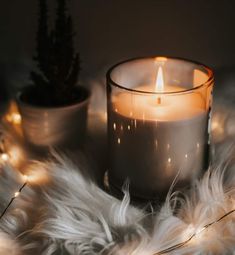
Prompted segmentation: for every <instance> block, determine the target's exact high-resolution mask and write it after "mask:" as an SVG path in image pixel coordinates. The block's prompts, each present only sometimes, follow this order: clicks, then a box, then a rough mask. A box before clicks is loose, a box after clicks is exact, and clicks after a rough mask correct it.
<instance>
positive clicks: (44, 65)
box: [17, 0, 90, 146]
mask: <svg viewBox="0 0 235 255" xmlns="http://www.w3.org/2000/svg"><path fill="white" fill-rule="evenodd" d="M39 6H40V14H39V25H38V32H37V51H36V55H35V57H34V60H35V61H36V63H37V71H32V72H31V73H30V80H31V82H32V84H31V86H27V87H25V88H24V89H23V90H22V91H21V92H20V93H19V94H18V95H17V102H18V107H19V111H20V113H21V116H22V128H23V132H24V136H25V138H26V141H28V142H29V143H30V144H33V145H37V146H57V145H73V144H76V143H77V142H78V143H81V142H82V140H83V138H84V136H85V130H86V122H87V109H88V103H89V98H90V93H89V91H88V90H87V89H86V88H84V87H81V86H77V81H78V77H79V72H80V59H79V54H78V53H75V50H74V46H73V39H74V32H73V23H72V18H71V16H70V15H68V11H67V8H66V2H65V0H57V10H56V20H55V25H54V28H53V29H51V30H50V29H49V28H48V8H47V3H46V0H39ZM76 140H77V141H76Z"/></svg>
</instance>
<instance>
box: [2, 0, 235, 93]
mask: <svg viewBox="0 0 235 255" xmlns="http://www.w3.org/2000/svg"><path fill="white" fill-rule="evenodd" d="M68 2H69V9H70V10H71V13H72V15H73V17H74V23H75V30H76V34H77V37H76V42H75V45H76V48H77V49H78V51H79V52H80V55H81V59H82V61H83V63H82V72H81V79H80V83H82V84H84V85H85V84H88V86H94V87H104V84H103V83H104V82H103V81H104V75H105V72H106V70H107V68H108V67H109V66H110V65H112V64H114V63H116V62H118V61H120V60H124V59H127V58H132V57H137V56H147V55H172V56H178V57H184V58H189V59H192V60H197V61H200V62H202V63H204V64H206V65H209V66H211V67H212V68H214V69H215V71H216V74H217V76H219V79H218V80H219V81H220V80H221V74H222V76H223V75H225V77H230V76H231V75H232V76H233V74H232V73H233V68H234V67H235V63H234V59H235V26H234V25H235V1H233V0H223V1H222V0H221V1H216V0H207V1H205V0H197V1H196V0H191V1H190V0H69V1H68ZM48 3H49V6H50V14H51V15H52V16H53V12H54V9H55V6H56V5H55V0H48ZM37 7H38V4H37V0H10V1H3V0H2V1H1V9H0V19H1V20H0V32H1V40H0V82H1V87H3V86H5V87H7V88H8V90H9V91H10V92H13V91H14V89H13V88H17V87H22V86H24V85H27V83H28V73H29V70H30V69H31V68H32V66H33V62H32V55H33V53H34V50H35V36H36V30H37V19H38V17H37V13H38V10H37ZM234 80H235V79H234ZM217 83H218V82H217ZM94 84H98V86H95V85H94ZM98 91H99V90H98ZM97 93H99V92H97ZM2 95H4V93H3V92H2V93H1V96H2Z"/></svg>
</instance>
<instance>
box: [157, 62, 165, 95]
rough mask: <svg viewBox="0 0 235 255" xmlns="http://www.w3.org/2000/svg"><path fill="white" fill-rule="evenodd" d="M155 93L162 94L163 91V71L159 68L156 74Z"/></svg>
mask: <svg viewBox="0 0 235 255" xmlns="http://www.w3.org/2000/svg"><path fill="white" fill-rule="evenodd" d="M155 91H156V92H163V91H164V79H163V70H162V67H161V66H160V67H159V68H158V72H157V78H156V87H155Z"/></svg>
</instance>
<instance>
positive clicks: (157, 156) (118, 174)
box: [108, 58, 212, 199]
mask: <svg viewBox="0 0 235 255" xmlns="http://www.w3.org/2000/svg"><path fill="white" fill-rule="evenodd" d="M181 61H182V63H181ZM144 63H145V64H146V65H144ZM151 63H152V65H151ZM190 64H191V62H186V61H183V60H178V59H170V60H169V59H166V58H164V59H163V58H156V59H140V60H134V62H133V61H130V62H125V63H124V64H122V65H120V66H116V67H115V68H114V69H112V70H111V71H110V72H109V74H108V75H110V78H109V77H108V91H109V95H108V133H109V135H108V138H109V179H110V185H111V188H113V190H115V191H118V190H120V189H121V187H122V185H123V183H124V181H125V179H127V178H129V180H130V191H131V194H132V196H134V197H135V196H136V197H138V198H147V199H155V198H157V197H159V196H160V197H164V196H165V194H166V193H167V191H168V189H169V187H170V185H171V183H172V182H173V180H174V178H175V177H176V176H177V175H178V186H180V187H182V186H185V185H187V184H189V183H190V181H191V179H192V178H193V177H196V176H198V175H199V173H200V172H201V171H202V170H203V169H205V168H206V166H207V160H208V159H207V150H208V116H209V110H210V109H209V108H210V95H211V88H212V83H210V84H209V85H208V84H206V85H205V86H203V85H201V83H206V82H207V81H208V80H209V78H210V77H209V73H207V72H206V71H207V70H208V69H205V70H204V69H203V70H202V67H201V66H200V67H197V68H195V64H193V65H192V66H193V68H192V67H191V66H190ZM123 65H124V66H123ZM135 66H138V68H137V67H136V68H137V70H136V72H134V69H135ZM140 67H141V68H140ZM151 67H152V68H151ZM145 68H146V69H147V70H145ZM149 69H150V71H149ZM128 70H130V73H131V75H133V74H135V75H134V76H132V77H130V76H129V75H128ZM182 70H183V71H182ZM141 72H142V73H141ZM152 72H154V73H155V77H156V78H152V79H151V80H149V79H148V76H150V77H153V74H152ZM143 73H144V75H143ZM156 74H157V75H156ZM211 75H212V74H211ZM165 76H166V80H167V82H165ZM175 76H176V77H175ZM143 77H144V78H143ZM146 77H147V78H146ZM154 80H155V81H156V82H155V81H154ZM153 81H154V82H153ZM120 83H124V84H125V85H126V84H128V86H132V87H131V88H129V87H127V88H125V87H124V88H123V87H122V86H121V85H119V84H120ZM171 83H172V84H171ZM135 84H137V86H135ZM186 86H192V87H186ZM114 127H115V128H114Z"/></svg>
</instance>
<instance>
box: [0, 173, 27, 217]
mask: <svg viewBox="0 0 235 255" xmlns="http://www.w3.org/2000/svg"><path fill="white" fill-rule="evenodd" d="M26 185H27V176H26V181H25V183H24V184H23V185H22V186H21V187H20V189H19V190H18V191H17V192H16V193H15V195H14V197H12V198H11V200H10V202H9V203H8V204H7V206H6V208H5V209H4V210H3V212H2V213H1V215H0V220H1V219H2V218H3V217H4V215H5V214H6V213H7V211H8V209H9V208H10V206H11V204H12V203H13V202H14V200H15V199H16V198H17V197H18V196H19V195H20V193H21V192H22V190H23V189H24V188H25V186H26Z"/></svg>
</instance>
